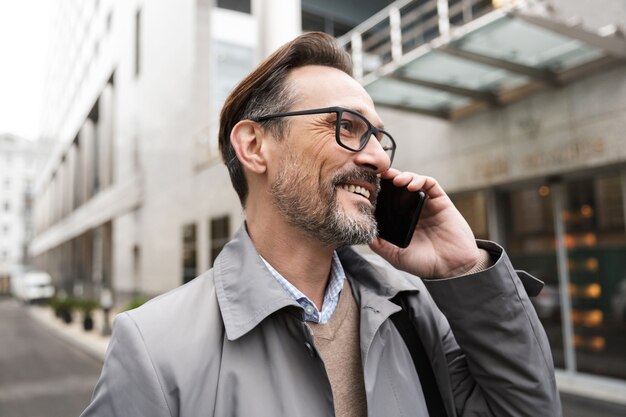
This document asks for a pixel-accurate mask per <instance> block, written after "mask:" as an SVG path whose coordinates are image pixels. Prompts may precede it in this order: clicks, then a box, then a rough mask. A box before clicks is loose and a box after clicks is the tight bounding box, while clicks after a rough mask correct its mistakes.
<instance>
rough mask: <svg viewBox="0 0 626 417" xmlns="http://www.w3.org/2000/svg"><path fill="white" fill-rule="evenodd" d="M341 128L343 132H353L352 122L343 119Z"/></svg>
mask: <svg viewBox="0 0 626 417" xmlns="http://www.w3.org/2000/svg"><path fill="white" fill-rule="evenodd" d="M340 126H341V129H342V130H346V131H348V132H351V131H352V122H351V121H350V120H346V119H342V120H341V124H340Z"/></svg>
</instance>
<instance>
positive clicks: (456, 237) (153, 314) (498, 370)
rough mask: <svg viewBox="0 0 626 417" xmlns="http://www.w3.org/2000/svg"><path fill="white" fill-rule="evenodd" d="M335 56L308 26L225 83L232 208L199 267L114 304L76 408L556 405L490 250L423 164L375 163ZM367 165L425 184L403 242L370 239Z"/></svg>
mask: <svg viewBox="0 0 626 417" xmlns="http://www.w3.org/2000/svg"><path fill="white" fill-rule="evenodd" d="M350 71H351V64H350V58H349V56H348V55H347V54H346V53H345V52H344V51H342V50H341V48H340V47H338V45H337V44H336V42H335V40H334V39H333V38H332V37H330V36H328V35H324V34H321V33H309V34H305V35H302V36H300V37H298V38H296V39H295V40H293V41H292V42H290V43H288V44H286V45H285V46H283V47H282V48H280V49H279V50H278V51H277V52H276V53H274V54H273V55H272V56H270V57H269V58H268V59H267V60H265V61H264V62H263V63H261V64H260V65H259V66H258V67H257V68H256V69H255V70H254V71H253V72H252V73H251V74H250V75H249V76H248V77H247V78H246V79H244V80H243V81H242V82H241V83H240V84H239V85H238V86H237V87H236V88H235V89H234V91H233V92H232V93H231V95H230V97H229V98H228V99H227V101H226V103H225V105H224V108H223V110H222V114H221V129H220V138H219V140H220V148H221V151H222V156H223V159H224V161H225V163H226V165H227V167H228V169H229V172H230V175H231V179H232V182H233V185H234V188H235V190H236V191H237V193H238V195H239V198H240V200H241V202H242V205H243V206H244V207H245V210H246V222H245V224H244V225H243V226H242V228H241V229H240V230H239V231H238V232H237V234H236V235H235V237H234V239H233V240H232V241H231V242H230V243H229V244H228V245H227V246H226V247H225V248H224V250H223V251H222V253H221V254H220V256H219V257H218V258H217V260H216V262H215V266H214V268H213V269H212V270H210V271H208V272H207V273H205V274H203V275H202V276H200V277H198V278H196V279H195V280H193V281H192V282H190V283H189V284H187V285H185V286H183V287H180V288H177V289H175V290H173V291H171V292H169V293H167V294H164V295H162V296H160V297H158V298H157V299H155V300H153V301H151V302H149V303H147V304H146V305H144V306H143V307H141V308H139V309H136V310H133V311H130V312H128V313H124V314H122V315H120V316H118V318H117V319H116V322H115V329H114V333H113V338H112V340H111V344H110V347H109V351H108V353H107V357H106V360H105V364H104V368H103V372H102V376H101V378H100V381H99V382H98V385H97V387H96V390H95V393H94V397H93V401H92V403H91V405H90V406H89V407H88V409H87V410H86V411H85V413H84V414H83V415H84V416H150V417H158V416H199V415H214V416H316V417H318V416H332V415H338V416H366V415H367V416H385V417H387V416H428V415H429V411H428V410H429V408H430V407H431V405H430V404H429V403H431V402H432V394H428V395H425V394H424V392H432V388H434V387H433V386H431V385H436V386H437V388H438V391H439V392H438V393H437V390H435V392H436V395H437V396H438V397H439V398H440V401H441V403H442V404H443V408H444V412H445V413H446V415H448V416H479V415H480V416H498V417H502V416H533V417H536V416H558V415H560V404H559V400H558V394H557V391H556V388H555V381H554V372H553V365H552V359H551V356H550V348H549V346H548V342H547V340H546V337H545V333H544V331H543V329H542V327H541V324H540V323H539V321H538V319H537V316H536V314H535V313H534V310H533V307H532V306H531V304H530V302H529V300H528V296H527V294H526V290H525V289H524V286H523V285H522V283H521V281H520V279H519V277H518V275H517V274H516V273H515V271H514V270H513V268H512V267H511V265H510V263H509V261H508V259H507V257H506V254H505V253H504V252H503V250H502V249H501V248H500V247H499V246H497V245H495V244H493V243H489V242H480V243H479V244H478V245H477V243H476V241H475V240H474V237H473V234H472V231H471V230H470V228H469V226H468V225H467V223H466V222H465V220H464V219H463V217H462V216H461V215H460V213H459V212H458V211H457V210H456V209H455V207H454V206H453V204H452V203H451V201H450V199H449V198H448V196H447V195H446V194H445V192H444V191H443V190H442V188H441V187H440V185H439V184H438V183H437V182H436V181H435V180H434V179H432V178H429V177H425V176H421V175H417V174H413V173H408V172H400V171H398V170H396V169H393V168H390V166H391V162H392V161H391V160H392V158H393V153H394V152H395V143H394V141H393V139H391V136H390V135H389V134H388V133H386V131H384V129H383V127H382V122H381V120H380V118H379V116H378V114H377V113H376V111H375V109H374V104H373V102H372V100H371V98H370V97H369V96H368V94H367V93H366V92H365V90H364V89H363V88H362V87H361V86H360V85H359V84H358V83H357V82H356V81H355V80H354V79H352V78H351V76H350V75H349V74H350ZM381 178H383V179H390V180H392V181H393V184H394V185H395V186H397V187H405V188H407V189H408V190H409V191H411V192H417V191H419V190H423V191H424V192H425V193H426V194H427V196H428V200H427V203H426V206H425V209H424V211H423V214H422V218H421V219H420V222H419V225H418V227H417V228H416V231H415V233H414V236H413V239H412V241H411V243H410V245H409V246H408V247H407V248H406V249H400V248H398V247H396V246H394V245H392V244H390V243H388V242H385V241H383V240H382V239H379V238H377V237H376V229H377V226H376V222H375V220H374V218H373V212H374V205H375V201H376V195H377V192H378V188H379V181H380V179H381ZM354 244H370V247H371V248H372V250H373V251H374V252H376V253H377V254H379V255H380V256H381V257H382V259H384V260H385V261H386V262H385V261H383V260H382V259H380V260H379V261H372V262H368V261H366V260H365V259H363V258H362V257H361V256H359V255H358V254H357V253H356V252H355V251H354V250H353V249H351V248H350V245H354ZM389 264H391V265H389ZM417 277H422V278H423V281H422V280H420V279H418V278H417ZM528 282H529V283H531V281H528ZM424 284H426V285H424ZM426 287H428V290H426ZM399 304H401V305H402V306H404V309H405V311H407V313H408V314H409V316H408V317H409V320H410V326H411V332H413V333H414V335H418V336H419V340H420V341H421V344H422V345H423V346H424V351H425V352H424V354H425V355H426V356H427V361H428V362H429V364H430V366H431V367H432V373H433V374H434V377H435V378H434V381H436V382H432V383H428V386H424V387H423V386H422V383H421V382H420V378H422V377H423V375H418V373H417V371H416V368H415V365H414V361H413V359H412V356H411V355H412V353H413V354H414V352H412V348H408V347H407V344H405V342H404V340H403V336H402V335H401V333H400V332H399V331H398V328H397V327H396V325H395V324H394V322H393V320H392V318H391V317H392V316H393V315H395V314H396V313H398V311H399V310H401V307H400V306H399ZM442 312H443V314H442ZM424 354H422V356H423V355H424ZM420 373H422V372H420ZM422 380H423V379H422ZM428 397H431V398H428Z"/></svg>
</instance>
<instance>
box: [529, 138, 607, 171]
mask: <svg viewBox="0 0 626 417" xmlns="http://www.w3.org/2000/svg"><path fill="white" fill-rule="evenodd" d="M605 153H606V146H605V143H604V139H602V138H595V139H592V140H588V141H581V142H576V143H571V144H568V145H566V146H564V147H560V148H558V149H548V150H545V151H543V152H541V153H536V154H532V155H528V156H527V157H525V158H523V159H522V167H523V168H525V169H538V168H546V167H553V166H562V165H570V164H573V163H576V162H584V161H587V160H589V159H590V158H592V157H595V156H600V155H604V154H605Z"/></svg>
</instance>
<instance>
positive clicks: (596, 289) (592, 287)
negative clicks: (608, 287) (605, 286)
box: [585, 282, 602, 298]
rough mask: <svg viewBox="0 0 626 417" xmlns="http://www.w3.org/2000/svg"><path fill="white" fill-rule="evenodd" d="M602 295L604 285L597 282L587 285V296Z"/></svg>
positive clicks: (597, 296) (596, 296) (595, 296)
mask: <svg viewBox="0 0 626 417" xmlns="http://www.w3.org/2000/svg"><path fill="white" fill-rule="evenodd" d="M600 295H602V287H601V286H600V284H598V283H597V282H595V283H593V284H589V285H587V288H585V297H587V298H599V297H600Z"/></svg>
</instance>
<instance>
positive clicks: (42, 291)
mask: <svg viewBox="0 0 626 417" xmlns="http://www.w3.org/2000/svg"><path fill="white" fill-rule="evenodd" d="M11 291H12V292H13V295H15V297H16V298H18V299H20V300H22V301H24V302H26V303H32V302H35V301H40V300H47V299H50V298H52V297H54V286H53V285H52V277H50V274H48V273H47V272H43V271H34V270H33V271H26V272H24V273H23V274H20V275H17V276H15V277H13V279H12V280H11Z"/></svg>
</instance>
